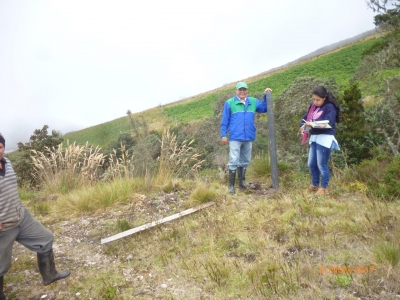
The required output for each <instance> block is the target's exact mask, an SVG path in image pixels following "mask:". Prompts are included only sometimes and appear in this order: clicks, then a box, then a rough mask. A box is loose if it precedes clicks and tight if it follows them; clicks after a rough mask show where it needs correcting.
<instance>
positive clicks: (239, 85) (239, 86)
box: [236, 81, 248, 90]
mask: <svg viewBox="0 0 400 300" xmlns="http://www.w3.org/2000/svg"><path fill="white" fill-rule="evenodd" d="M241 88H245V89H248V87H247V83H246V82H243V81H241V82H239V83H238V84H237V85H236V89H237V90H238V89H241Z"/></svg>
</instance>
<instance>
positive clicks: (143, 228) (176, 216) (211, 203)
mask: <svg viewBox="0 0 400 300" xmlns="http://www.w3.org/2000/svg"><path fill="white" fill-rule="evenodd" d="M214 204H215V203H214V202H212V201H211V202H207V203H204V204H201V205H198V206H196V207H192V208H189V209H187V210H184V211H182V212H180V213H177V214H174V215H171V216H169V217H165V218H162V219H160V220H157V221H153V222H150V223H147V224H144V225H141V226H139V227H136V228H132V229H129V230H127V231H124V232H120V233H118V234H116V235H113V236H110V237H108V238H105V239H101V244H106V243H109V242H112V241H115V240H118V239H120V238H123V237H126V236H128V235H132V234H134V233H137V232H140V231H144V230H146V229H149V228H151V227H154V226H157V225H159V224H162V223H166V222H169V221H172V220H175V219H178V218H181V217H183V216H186V215H189V214H191V213H194V212H196V211H198V210H201V209H203V208H206V207H209V206H211V205H214Z"/></svg>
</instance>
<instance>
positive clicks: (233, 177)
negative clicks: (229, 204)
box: [229, 169, 236, 194]
mask: <svg viewBox="0 0 400 300" xmlns="http://www.w3.org/2000/svg"><path fill="white" fill-rule="evenodd" d="M235 180H236V170H234V171H232V170H231V169H229V192H230V193H231V194H234V193H235Z"/></svg>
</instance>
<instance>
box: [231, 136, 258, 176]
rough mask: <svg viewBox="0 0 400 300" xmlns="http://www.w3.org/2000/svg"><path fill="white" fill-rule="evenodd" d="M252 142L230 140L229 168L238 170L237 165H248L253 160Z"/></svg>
mask: <svg viewBox="0 0 400 300" xmlns="http://www.w3.org/2000/svg"><path fill="white" fill-rule="evenodd" d="M252 145H253V144H252V142H238V141H229V162H228V168H229V169H230V170H232V171H233V170H236V168H237V167H247V166H248V165H249V163H250V160H251V148H252Z"/></svg>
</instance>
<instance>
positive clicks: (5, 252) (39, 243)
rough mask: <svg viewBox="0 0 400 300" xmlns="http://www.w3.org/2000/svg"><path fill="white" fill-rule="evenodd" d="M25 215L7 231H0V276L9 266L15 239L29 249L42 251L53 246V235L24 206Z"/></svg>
mask: <svg viewBox="0 0 400 300" xmlns="http://www.w3.org/2000/svg"><path fill="white" fill-rule="evenodd" d="M24 210H25V216H24V219H23V220H22V222H21V224H19V225H18V226H17V227H14V228H12V229H10V230H7V231H0V276H4V275H5V274H6V273H7V271H8V270H9V269H10V267H11V258H12V249H13V245H14V242H15V241H17V242H18V243H20V244H21V245H24V246H25V247H26V248H28V249H29V250H31V251H34V252H38V253H43V252H48V251H50V250H51V249H52V247H53V240H54V235H53V234H52V233H51V232H50V231H49V230H47V229H46V228H44V226H43V225H42V224H41V223H40V222H39V221H38V220H36V219H34V218H33V217H32V215H31V214H30V213H29V211H28V210H27V209H26V208H24Z"/></svg>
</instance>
